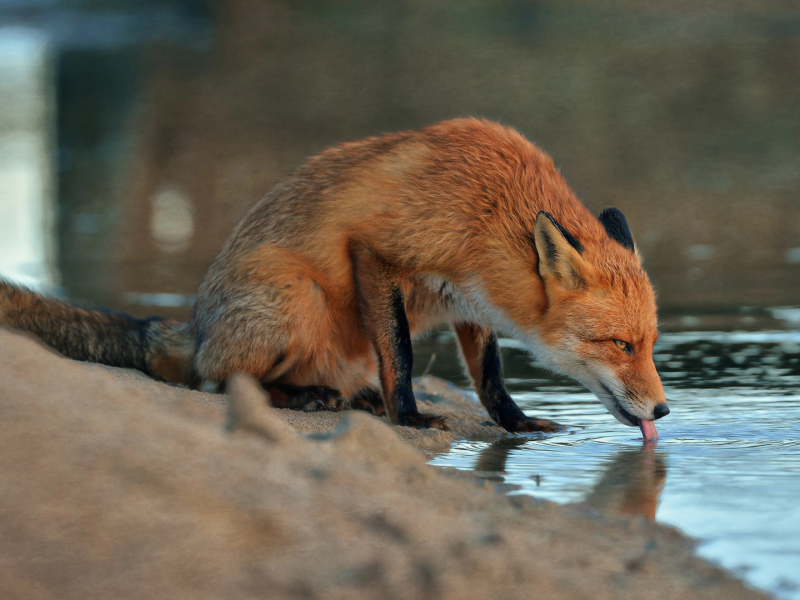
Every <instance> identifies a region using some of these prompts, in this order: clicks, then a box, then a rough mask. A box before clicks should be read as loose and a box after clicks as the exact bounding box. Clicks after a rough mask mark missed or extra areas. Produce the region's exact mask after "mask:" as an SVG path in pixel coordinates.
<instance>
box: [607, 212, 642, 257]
mask: <svg viewBox="0 0 800 600" xmlns="http://www.w3.org/2000/svg"><path fill="white" fill-rule="evenodd" d="M597 218H598V219H599V220H600V223H601V224H602V225H603V227H604V228H605V230H606V233H607V234H608V237H610V238H611V239H612V240H614V241H615V242H617V243H618V244H621V245H622V246H623V247H624V248H627V249H628V250H630V251H631V252H635V251H636V248H635V247H634V244H633V236H632V235H631V230H630V227H628V220H627V219H626V218H625V215H623V214H622V211H620V210H618V209H616V208H607V209H605V210H604V211H603V212H601V213H600V216H599V217H597Z"/></svg>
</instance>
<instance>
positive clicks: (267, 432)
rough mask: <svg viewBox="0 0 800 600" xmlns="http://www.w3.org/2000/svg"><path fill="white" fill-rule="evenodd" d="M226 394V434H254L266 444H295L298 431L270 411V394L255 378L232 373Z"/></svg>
mask: <svg viewBox="0 0 800 600" xmlns="http://www.w3.org/2000/svg"><path fill="white" fill-rule="evenodd" d="M227 392H228V412H227V414H228V421H227V424H226V429H227V430H228V431H230V432H232V433H235V432H237V431H246V432H249V433H255V434H256V435H259V436H261V437H263V438H264V439H265V440H267V441H270V442H276V443H280V444H285V445H292V444H296V443H297V442H298V440H299V437H300V436H299V435H298V434H297V430H296V429H294V428H293V427H291V426H290V425H289V424H287V423H286V421H285V420H284V419H282V418H281V417H280V416H279V415H277V414H276V411H275V410H274V409H272V408H270V400H269V394H267V393H266V392H265V391H264V390H263V389H262V388H261V386H260V385H259V383H258V381H257V380H256V379H255V378H253V377H252V376H250V375H247V374H246V373H235V374H234V375H233V377H231V378H230V380H229V381H228V383H227Z"/></svg>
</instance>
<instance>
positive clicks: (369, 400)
mask: <svg viewBox="0 0 800 600" xmlns="http://www.w3.org/2000/svg"><path fill="white" fill-rule="evenodd" d="M350 406H351V407H352V408H353V409H354V410H365V411H367V412H370V413H372V414H373V415H375V416H376V417H383V416H386V406H385V405H384V403H383V395H382V394H381V391H380V390H376V389H375V388H372V387H365V388H364V389H362V390H359V391H358V392H356V393H355V394H354V395H353V397H352V398H350Z"/></svg>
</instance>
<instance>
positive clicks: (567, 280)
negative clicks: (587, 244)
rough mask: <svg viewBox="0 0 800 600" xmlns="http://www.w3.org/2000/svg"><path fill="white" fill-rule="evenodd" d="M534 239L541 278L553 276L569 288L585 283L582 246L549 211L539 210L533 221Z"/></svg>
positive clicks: (581, 285)
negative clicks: (534, 221)
mask: <svg viewBox="0 0 800 600" xmlns="http://www.w3.org/2000/svg"><path fill="white" fill-rule="evenodd" d="M533 233H534V241H535V243H536V252H537V253H538V255H539V273H540V274H541V276H542V278H543V279H545V280H547V279H548V278H554V279H556V280H558V281H559V282H560V283H561V285H562V286H563V287H564V288H565V289H567V290H577V289H580V288H582V287H584V286H585V285H586V277H585V273H586V262H585V261H584V260H583V258H581V255H580V253H581V252H583V246H581V243H580V242H579V241H578V240H576V239H575V238H574V237H573V236H572V235H571V234H570V233H569V232H568V231H567V230H566V229H564V228H563V227H562V226H561V224H560V223H559V222H558V221H556V220H555V219H554V218H553V215H551V214H550V213H548V212H545V211H543V210H541V211H539V213H538V214H537V215H536V224H535V225H534V231H533Z"/></svg>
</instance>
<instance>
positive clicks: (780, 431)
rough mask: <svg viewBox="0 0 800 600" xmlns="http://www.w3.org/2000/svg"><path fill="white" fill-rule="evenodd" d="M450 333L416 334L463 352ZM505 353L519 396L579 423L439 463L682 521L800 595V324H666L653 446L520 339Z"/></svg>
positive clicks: (732, 558) (739, 565)
mask: <svg viewBox="0 0 800 600" xmlns="http://www.w3.org/2000/svg"><path fill="white" fill-rule="evenodd" d="M448 338H449V336H447V335H440V336H438V337H437V338H435V339H433V340H430V341H428V342H424V343H422V344H420V345H419V354H420V362H425V361H424V358H423V357H424V355H425V354H426V353H427V352H431V351H436V352H437V355H441V356H443V355H447V354H448V353H449V352H455V347H454V345H453V344H452V342H451V341H450V340H449V339H448ZM451 346H452V347H451ZM504 353H505V359H506V360H505V363H506V365H507V375H508V378H509V380H510V382H511V383H510V387H511V388H512V390H513V395H514V397H515V398H516V400H517V401H518V402H519V403H520V405H522V406H523V407H524V408H525V410H526V411H527V412H529V414H535V415H537V416H542V417H547V418H553V419H556V420H557V421H560V422H562V423H568V424H570V425H571V426H572V427H571V429H570V431H569V432H568V433H566V434H557V435H550V436H544V437H542V438H523V437H519V438H516V439H509V440H504V441H502V442H498V443H496V444H486V443H484V442H475V441H462V442H459V443H456V444H455V445H454V446H453V448H452V449H451V451H450V452H449V453H447V454H443V455H441V456H439V457H437V458H435V459H434V460H433V461H431V463H432V464H434V465H441V466H450V467H456V468H459V469H472V470H476V471H479V472H480V473H481V475H483V476H486V477H490V478H493V479H498V480H501V481H502V482H504V483H506V484H511V485H514V486H519V488H518V491H517V492H514V493H523V494H531V495H534V496H537V497H540V498H544V499H548V500H552V501H556V502H562V503H563V502H569V503H585V504H586V505H588V506H590V507H591V508H592V509H594V510H597V511H600V512H603V513H612V514H620V515H638V516H642V517H645V518H648V519H656V520H657V521H659V522H663V523H668V524H671V525H674V526H677V527H679V528H680V529H681V530H683V531H684V532H686V533H687V534H689V535H691V536H695V537H697V538H699V539H700V540H701V541H702V543H701V545H700V547H699V552H700V554H702V555H703V556H706V557H708V558H711V559H714V560H716V561H718V562H720V563H721V564H722V565H723V566H725V567H727V568H730V569H734V570H736V571H737V572H738V573H739V574H740V575H741V576H742V577H743V578H745V579H746V580H747V581H748V582H750V583H752V584H753V585H757V586H759V587H762V588H764V589H767V590H769V591H771V592H773V593H775V594H776V595H777V596H778V597H780V598H800V502H798V498H800V393H799V392H798V390H800V332H797V331H775V332H748V333H723V332H709V333H697V332H692V333H678V334H664V335H662V339H661V341H660V342H659V344H658V346H657V353H656V360H657V366H658V367H659V370H660V372H661V373H662V375H663V376H664V380H665V383H666V386H667V395H668V397H669V398H670V401H671V402H670V407H671V409H672V412H671V413H670V415H669V416H668V417H667V418H665V419H663V420H661V421H659V422H658V429H659V433H660V435H661V440H660V441H659V442H658V443H657V444H655V445H653V444H648V445H643V444H642V441H641V438H640V436H639V431H638V430H636V429H633V428H628V427H624V426H622V425H620V424H619V423H617V422H616V420H614V419H613V417H611V416H610V415H609V414H607V413H606V411H605V409H604V408H603V407H602V406H601V405H600V403H599V402H598V401H597V400H595V399H594V397H593V396H592V395H591V394H589V393H587V392H585V391H583V390H582V389H581V388H579V387H577V386H575V385H573V384H571V383H570V382H569V381H567V380H565V379H562V378H559V377H554V376H551V375H548V374H547V373H546V372H544V371H543V370H541V369H538V368H536V367H535V366H532V365H531V364H530V359H529V358H528V357H527V356H526V355H524V354H523V353H521V352H520V351H518V350H515V349H513V348H507V349H506V350H505V351H504ZM437 360H438V359H437ZM435 364H436V363H434V368H432V371H433V372H434V373H435V372H436V368H435ZM445 366H446V365H445Z"/></svg>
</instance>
